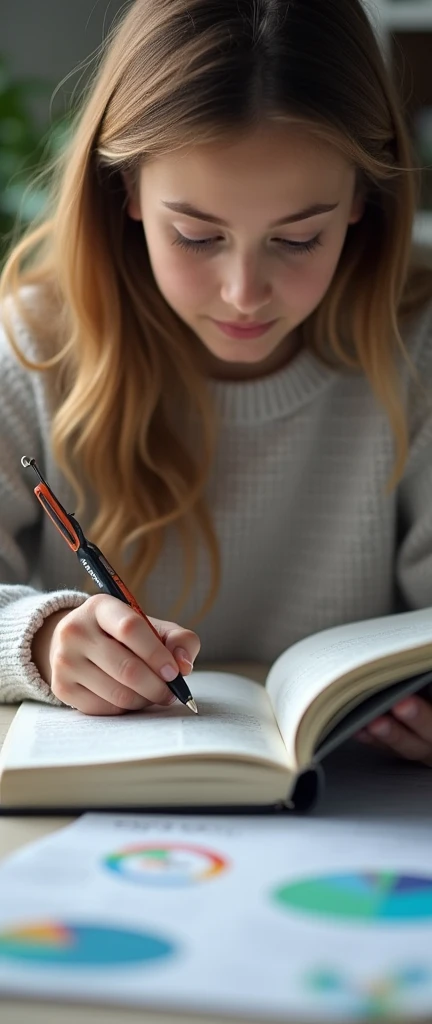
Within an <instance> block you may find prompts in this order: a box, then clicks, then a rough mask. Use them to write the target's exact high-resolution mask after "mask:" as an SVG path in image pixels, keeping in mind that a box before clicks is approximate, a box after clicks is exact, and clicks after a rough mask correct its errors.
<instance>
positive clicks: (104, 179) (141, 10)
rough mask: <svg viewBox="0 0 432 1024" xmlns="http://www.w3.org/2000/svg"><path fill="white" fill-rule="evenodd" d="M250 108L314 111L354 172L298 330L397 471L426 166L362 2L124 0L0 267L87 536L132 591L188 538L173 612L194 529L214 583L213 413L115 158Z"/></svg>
mask: <svg viewBox="0 0 432 1024" xmlns="http://www.w3.org/2000/svg"><path fill="white" fill-rule="evenodd" d="M263 120H267V121H268V120H277V121H278V122H280V121H284V120H285V121H291V122H292V121H293V120H294V121H298V122H300V123H302V124H303V125H307V126H308V128H309V130H310V131H311V132H312V133H314V134H315V135H316V136H318V137H319V138H321V139H324V140H325V141H327V142H329V143H330V144H332V145H334V146H336V147H337V149H338V150H339V151H340V152H341V153H342V154H344V155H345V156H346V157H347V159H348V160H349V161H350V162H351V163H352V164H353V165H354V166H355V167H356V168H357V172H358V175H359V176H360V178H361V180H362V183H363V187H364V189H365V194H366V206H365V212H364V215H363V217H362V220H361V221H360V222H359V223H357V224H355V225H351V226H350V227H349V228H348V232H347V236H346V240H345V244H344V248H343V252H342V255H341V259H340V261H339V264H338V267H337V269H336V272H335V274H334V278H333V280H332V282H331V285H330V287H329V289H328V292H327V294H326V295H325V297H324V299H323V300H322V302H321V304H320V306H319V308H318V309H316V310H315V312H314V313H313V314H312V315H311V316H310V317H309V318H308V319H307V320H306V321H305V323H304V324H303V325H302V326H301V338H302V344H303V345H305V346H308V347H309V348H310V349H311V350H312V351H313V352H314V353H315V355H316V356H317V357H318V358H322V359H325V358H327V359H328V351H327V354H326V351H325V350H324V347H323V344H325V349H326V350H327V349H328V346H330V351H331V353H332V358H333V359H334V361H335V362H336V364H337V365H338V366H340V367H341V368H343V367H347V368H350V369H351V370H356V369H357V370H358V371H362V372H363V373H364V374H366V376H367V378H368V379H369V381H370V385H371V387H372V389H373V391H374V393H375V395H376V396H377V398H378V400H379V401H380V402H381V403H382V405H383V406H384V408H385V410H386V412H387V414H388V417H389V421H390V424H391V427H392V430H393V433H394V438H395V452H396V458H395V466H394V473H393V476H392V481H391V482H390V485H391V486H393V485H394V484H395V483H397V480H398V479H399V478H400V475H401V473H402V471H403V466H404V462H405V460H406V455H407V445H408V441H407V424H406V416H405V410H404V402H403V397H402V394H401V390H400V381H399V375H398V365H399V361H400V360H399V357H400V355H401V352H404V345H403V341H402V337H401V323H402V320H403V318H404V317H405V316H409V314H410V313H411V312H413V311H415V310H416V309H418V308H419V307H420V305H421V304H422V303H424V302H426V300H427V299H429V298H431V297H432V272H430V271H428V270H427V269H426V268H422V267H421V266H418V265H416V264H415V261H414V259H413V253H412V229H413V220H414V214H415V210H416V206H417V203H418V197H419V175H418V172H417V171H416V169H415V167H414V160H413V153H412V149H411V143H410V139H409V134H408V131H407V127H406V125H405V123H404V117H403V112H402V109H401V105H400V102H399V99H398V96H397V94H396V91H395V88H394V86H393V84H392V82H391V78H390V75H389V73H388V70H387V68H386V64H385V60H384V58H383V55H382V53H381V50H380V46H379V44H378V42H377V39H376V37H375V34H374V31H373V28H372V26H371V23H370V21H369V18H368V16H367V14H366V12H365V9H364V7H363V5H362V3H361V2H360V0H325V3H323V0H135V2H133V3H132V4H131V5H130V6H129V8H128V9H127V11H126V14H125V15H124V17H123V19H122V20H121V21H120V23H119V24H117V26H115V28H114V30H113V31H112V32H111V33H110V35H109V36H108V38H107V40H106V42H105V44H104V45H103V47H102V51H101V54H100V55H99V58H98V59H97V62H96V67H95V69H94V74H93V77H92V80H91V83H90V86H89V87H88V88H87V89H86V91H85V94H84V96H83V99H82V100H81V102H80V109H79V110H78V112H77V115H76V117H75V123H74V127H73V132H72V135H71V139H70V142H69V144H68V146H67V148H66V150H65V152H64V154H63V155H62V158H61V160H60V162H59V163H57V165H56V167H55V169H54V173H53V180H52V193H51V195H52V199H51V206H50V209H49V211H48V214H47V216H46V219H45V220H44V221H43V222H41V223H39V224H38V225H34V226H33V228H32V229H31V230H29V231H28V232H27V233H26V235H25V236H24V237H23V238H22V240H21V241H20V242H19V244H17V245H15V247H14V248H13V249H12V252H11V254H10V257H9V259H8V261H7V263H6V265H5V269H4V272H3V277H2V285H1V291H0V299H4V298H5V297H7V296H10V295H12V296H13V302H12V303H6V304H5V303H3V308H4V310H5V312H4V321H5V323H6V328H7V331H8V335H9V337H10V341H11V344H12V346H13V348H14V350H15V352H16V356H17V357H18V358H19V359H20V361H21V363H22V364H23V365H24V366H26V367H27V368H28V369H29V370H34V371H45V372H55V373H56V380H57V385H56V386H58V405H57V407H56V412H55V416H54V419H53V422H52V435H51V443H52V449H53V453H54V457H55V459H56V461H57V463H58V465H59V466H60V468H61V469H62V471H63V472H64V474H65V476H66V477H67V478H68V479H69V481H70V483H71V485H72V487H73V489H74V491H75V493H76V496H77V500H78V507H77V510H76V512H77V515H79V516H81V518H82V516H84V517H85V513H86V508H87V507H88V506H87V501H88V496H89V494H90V493H91V494H92V495H93V499H94V501H95V502H96V505H95V506H94V508H93V511H94V509H96V511H95V512H94V514H93V517H92V519H91V521H90V522H89V523H88V525H87V529H88V533H89V534H90V536H91V538H92V539H93V540H94V541H95V542H96V543H97V544H99V545H100V546H101V548H102V549H103V550H104V551H106V553H107V555H108V557H111V558H112V559H113V561H115V564H118V562H119V557H120V558H122V559H123V564H122V571H123V575H124V577H125V578H126V580H127V581H128V583H129V585H130V586H131V588H133V589H135V588H137V587H141V586H143V584H144V581H145V578H146V577H147V575H148V574H149V572H150V571H151V569H152V567H153V566H154V564H155V562H156V560H157V558H158V556H159V553H160V550H161V546H162V543H163V539H164V532H165V530H166V528H167V527H168V526H169V525H172V524H175V525H176V526H177V527H178V529H179V531H180V535H181V539H182V542H183V545H184V554H185V562H184V564H185V572H184V582H185V585H184V588H183V592H182V594H181V595H180V600H179V601H178V602H177V605H176V608H175V611H177V610H178V609H179V608H180V607H181V603H182V601H184V600H185V598H186V596H187V594H188V593H189V590H190V587H191V585H192V582H193V577H194V565H195V562H194V559H195V557H196V551H197V546H198V540H199V537H200V536H201V539H202V538H204V540H205V544H206V546H207V550H208V554H209V558H210V565H211V570H212V576H211V586H210V590H209V594H208V597H207V600H206V604H205V606H204V607H203V609H202V610H201V614H204V613H205V611H206V610H207V608H208V607H209V606H210V604H211V603H212V601H213V599H214V597H215V594H216V593H217V589H218V585H219V572H220V567H219V555H218V544H217V540H216V536H215V531H214V528H213V525H212V520H211V515H210V513H209V510H208V508H207V507H206V502H205V496H204V494H205V483H206V480H207V478H208V473H209V470H210V467H211V463H212V456H213V452H214V443H215V419H214V414H213V412H212V408H211V403H210V401H209V396H208V394H207V391H206V387H205V379H204V375H203V373H202V372H201V370H200V368H199V363H198V361H197V347H196V344H194V336H193V332H192V331H191V330H190V328H189V327H187V326H186V325H185V324H184V323H183V322H182V321H181V319H180V318H179V317H178V316H177V315H176V314H175V313H174V311H173V310H172V309H171V308H170V307H169V305H168V304H167V302H166V301H165V299H164V298H163V296H162V295H161V293H160V292H159V289H158V287H157V285H156V283H155V280H154V277H153V274H152V270H151V266H150V262H149V258H148V253H147V248H146V242H145V235H144V232H143V231H142V225H141V224H137V223H136V222H135V221H133V220H132V219H131V218H130V217H129V216H128V215H127V212H126V194H125V187H124V180H123V174H124V172H128V173H129V175H132V176H133V175H134V174H136V173H137V172H138V170H139V167H140V165H141V163H142V162H143V161H145V160H148V159H151V158H153V157H157V156H159V155H163V154H164V153H168V152H172V151H173V150H174V149H176V148H181V147H183V146H185V145H189V144H192V145H197V144H199V143H201V142H214V141H217V140H226V139H228V138H230V137H232V136H233V134H234V135H238V133H239V131H247V130H248V129H250V128H252V127H254V126H256V125H258V124H259V123H262V122H263ZM25 285H32V286H37V289H38V291H37V294H38V296H39V298H40V301H39V302H38V305H37V310H36V312H35V310H34V308H33V309H31V308H29V304H28V303H25V302H24V298H23V294H26V293H25V292H23V286H25ZM10 306H12V307H16V308H17V309H18V311H19V313H20V314H21V316H22V317H23V318H24V320H26V321H27V322H28V323H29V326H30V327H31V328H32V329H36V330H37V331H38V333H39V334H40V336H41V337H42V338H43V341H44V344H45V346H47V349H46V350H45V352H44V355H45V356H46V358H44V359H43V360H41V361H39V362H32V361H30V359H29V358H28V357H26V356H25V355H24V354H23V353H22V352H21V350H20V348H19V345H18V343H17V340H16V338H15V337H14V330H13V323H12V319H11V316H10V315H9V314H8V312H7V308H9V307H10ZM47 324H49V325H50V328H49V334H48V333H47ZM323 339H324V343H323ZM195 342H196V339H195ZM405 354H406V355H407V358H408V354H407V353H405ZM178 400H179V401H183V402H184V401H187V406H188V409H189V410H190V411H191V413H192V414H193V415H194V416H195V418H197V422H198V423H199V424H200V427H201V429H199V430H197V431H196V437H199V438H200V445H199V449H198V447H197V448H196V450H194V452H193V453H191V451H190V450H189V449H188V447H187V445H186V444H185V442H184V440H182V438H181V437H179V436H178V433H177V432H176V430H175V427H174V425H173V423H172V415H170V410H172V408H173V403H174V404H175V402H176V401H178ZM132 543H133V544H134V545H135V548H134V557H133V559H131V558H129V559H128V558H127V555H126V552H127V549H128V545H129V544H132ZM173 612H174V610H173Z"/></svg>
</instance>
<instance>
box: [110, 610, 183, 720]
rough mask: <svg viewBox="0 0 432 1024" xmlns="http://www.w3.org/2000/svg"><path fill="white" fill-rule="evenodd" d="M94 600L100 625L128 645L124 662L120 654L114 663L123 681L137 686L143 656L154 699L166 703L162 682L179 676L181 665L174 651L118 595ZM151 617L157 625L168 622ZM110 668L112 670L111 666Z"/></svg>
mask: <svg viewBox="0 0 432 1024" xmlns="http://www.w3.org/2000/svg"><path fill="white" fill-rule="evenodd" d="M93 600H94V614H95V617H96V620H97V622H98V624H99V626H100V628H101V629H103V630H104V631H105V633H107V634H108V635H109V636H110V637H113V638H114V639H115V640H117V641H119V643H120V644H123V646H124V648H127V649H128V650H127V651H124V654H122V658H123V659H124V662H123V664H121V663H120V664H119V660H118V657H117V659H116V664H115V665H114V671H117V672H118V671H120V673H121V680H120V681H121V682H122V683H124V684H125V685H128V686H132V688H136V686H137V685H138V684H139V675H140V668H139V665H138V659H140V660H141V662H144V663H145V665H146V666H148V669H149V670H150V673H149V675H148V676H147V673H146V681H147V679H148V685H149V687H150V688H151V693H152V694H153V696H152V698H151V699H152V700H153V701H154V702H155V703H158V704H160V703H162V702H163V703H166V701H167V699H168V697H167V692H166V691H167V687H166V686H165V687H164V686H163V682H164V681H165V683H167V682H172V681H173V679H175V678H176V676H177V675H178V673H179V665H178V663H177V662H176V660H175V658H174V655H173V654H172V653H171V651H170V650H169V649H168V647H166V646H165V644H164V643H163V640H162V637H161V639H159V637H158V636H156V635H155V633H154V632H153V630H152V629H150V626H149V625H148V623H147V622H146V621H145V619H143V618H142V617H141V616H140V615H138V613H137V612H134V610H133V609H132V608H129V607H128V606H127V605H123V604H121V603H120V602H119V601H118V600H117V598H113V599H112V600H107V598H106V596H104V597H103V598H101V597H100V596H97V597H96V598H94V599H93ZM152 621H153V622H154V623H155V625H156V628H158V629H159V628H160V627H161V625H162V628H163V627H164V626H165V625H168V624H165V623H164V624H161V623H159V622H158V620H152ZM169 625H171V624H169ZM175 628H176V629H177V630H178V636H181V637H182V638H183V637H184V634H185V632H187V631H186V630H182V629H181V627H179V626H178V627H175ZM192 635H194V634H192ZM132 655H136V659H133V657H132ZM92 658H93V654H92ZM110 671H111V672H112V668H111V667H110ZM141 679H142V666H141ZM147 692H149V695H150V691H147V688H146V695H147ZM169 692H170V691H168V693H169Z"/></svg>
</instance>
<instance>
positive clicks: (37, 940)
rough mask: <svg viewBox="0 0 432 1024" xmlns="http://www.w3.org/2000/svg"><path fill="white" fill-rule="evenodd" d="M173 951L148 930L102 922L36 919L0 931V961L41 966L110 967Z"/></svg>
mask: <svg viewBox="0 0 432 1024" xmlns="http://www.w3.org/2000/svg"><path fill="white" fill-rule="evenodd" d="M175 952H176V949H175V946H174V945H173V943H171V942H170V941H168V940H167V939H165V938H163V937H162V936H159V935H155V934H153V933H151V932H145V931H141V930H140V931H135V930H134V929H126V928H116V927H109V926H104V925H101V924H99V923H98V924H91V923H87V922H85V923H81V922H74V921H68V922H67V923H66V922H60V921H52V920H38V921H31V922H26V923H24V924H20V925H17V926H15V927H12V928H8V929H5V930H2V931H0V963H1V962H2V961H4V960H7V961H8V962H9V963H11V962H15V963H23V962H26V963H27V964H28V965H33V966H36V965H38V966H41V967H50V968H51V967H66V968H67V967H72V968H73V967H80V968H82V967H113V966H121V965H128V964H145V963H155V962H156V961H161V960H164V959H167V958H168V957H171V956H172V955H173V954H174V953H175Z"/></svg>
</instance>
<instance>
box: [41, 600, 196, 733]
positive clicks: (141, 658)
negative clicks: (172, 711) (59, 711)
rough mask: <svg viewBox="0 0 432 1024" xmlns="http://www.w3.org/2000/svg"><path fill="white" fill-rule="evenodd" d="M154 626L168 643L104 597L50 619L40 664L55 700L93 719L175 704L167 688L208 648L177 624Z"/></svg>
mask: <svg viewBox="0 0 432 1024" xmlns="http://www.w3.org/2000/svg"><path fill="white" fill-rule="evenodd" d="M151 622H152V623H153V625H154V626H155V627H156V629H157V630H158V632H159V633H160V637H161V639H160V640H158V638H157V636H155V634H154V633H153V631H152V630H151V629H150V627H149V626H148V625H147V623H146V621H145V619H143V618H142V616H141V615H138V613H137V612H135V611H134V610H133V609H132V608H130V607H129V606H128V605H126V604H125V603H124V602H123V601H120V600H119V599H118V598H117V597H111V596H110V595H108V594H96V595H95V596H94V597H89V598H88V599H87V601H84V603H83V604H82V605H81V606H80V607H79V608H75V609H73V610H72V611H61V612H55V613H54V614H53V615H51V616H49V618H47V619H46V620H45V622H44V623H43V625H42V627H41V629H40V630H38V632H37V633H36V634H35V636H34V638H33V647H32V657H33V661H34V663H35V665H36V667H37V668H38V670H39V672H40V674H41V676H42V677H43V678H44V679H45V680H46V682H47V683H49V685H50V686H51V689H52V692H53V693H54V694H55V696H56V697H58V698H59V700H61V701H62V702H63V703H64V704H68V705H69V706H71V707H74V708H77V709H78V711H83V712H84V713H85V714H87V715H120V714H122V713H123V712H125V711H141V710H142V709H143V708H145V707H148V706H149V705H150V704H162V705H167V704H171V703H173V702H174V701H175V699H176V698H175V697H174V695H173V694H172V693H171V690H170V689H169V688H168V686H167V681H170V682H171V681H172V680H173V679H175V677H176V676H177V675H178V673H179V671H180V672H181V673H182V675H187V674H188V673H189V672H191V671H192V666H193V662H194V660H195V658H196V656H197V654H198V651H199V649H200V641H199V639H198V637H197V635H196V633H193V632H192V631H191V630H189V629H183V628H182V627H181V626H178V625H176V623H175V622H161V621H160V620H159V619H151ZM164 680H166V681H165V682H164Z"/></svg>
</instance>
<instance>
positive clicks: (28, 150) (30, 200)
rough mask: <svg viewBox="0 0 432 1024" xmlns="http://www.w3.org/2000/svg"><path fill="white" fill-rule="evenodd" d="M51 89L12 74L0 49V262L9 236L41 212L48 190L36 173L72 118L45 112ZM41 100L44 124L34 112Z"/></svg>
mask: <svg viewBox="0 0 432 1024" xmlns="http://www.w3.org/2000/svg"><path fill="white" fill-rule="evenodd" d="M53 88H54V87H53V84H52V83H49V82H48V81H46V80H44V79H38V78H30V77H28V78H16V77H14V76H13V74H12V73H11V71H10V69H9V67H8V64H7V61H6V59H5V58H4V57H3V56H2V55H1V54H0V265H1V263H2V262H3V260H4V257H5V254H6V251H7V249H8V248H9V246H10V244H11V241H12V239H14V240H15V239H16V238H18V237H19V235H20V233H21V231H22V230H23V229H25V228H26V226H27V225H28V224H29V223H30V222H31V221H32V220H33V218H34V217H36V216H38V215H39V214H40V213H41V212H42V211H43V209H44V207H45V205H46V201H47V195H48V192H47V184H46V181H45V184H44V183H43V182H42V181H41V180H40V179H39V175H40V172H42V171H43V170H44V169H45V168H46V167H47V165H48V163H51V162H52V159H53V157H55V156H57V155H58V153H59V152H60V150H61V149H62V147H63V146H64V144H65V141H66V139H67V135H68V131H69V128H70V117H68V116H67V115H66V116H65V115H64V114H63V115H61V116H60V115H52V113H51V112H49V111H50V97H51V96H52V93H53ZM44 100H46V108H47V116H46V120H45V123H44V122H43V119H41V116H40V115H38V114H37V113H36V104H37V103H39V106H43V102H41V101H44ZM48 112H49V113H48Z"/></svg>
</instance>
